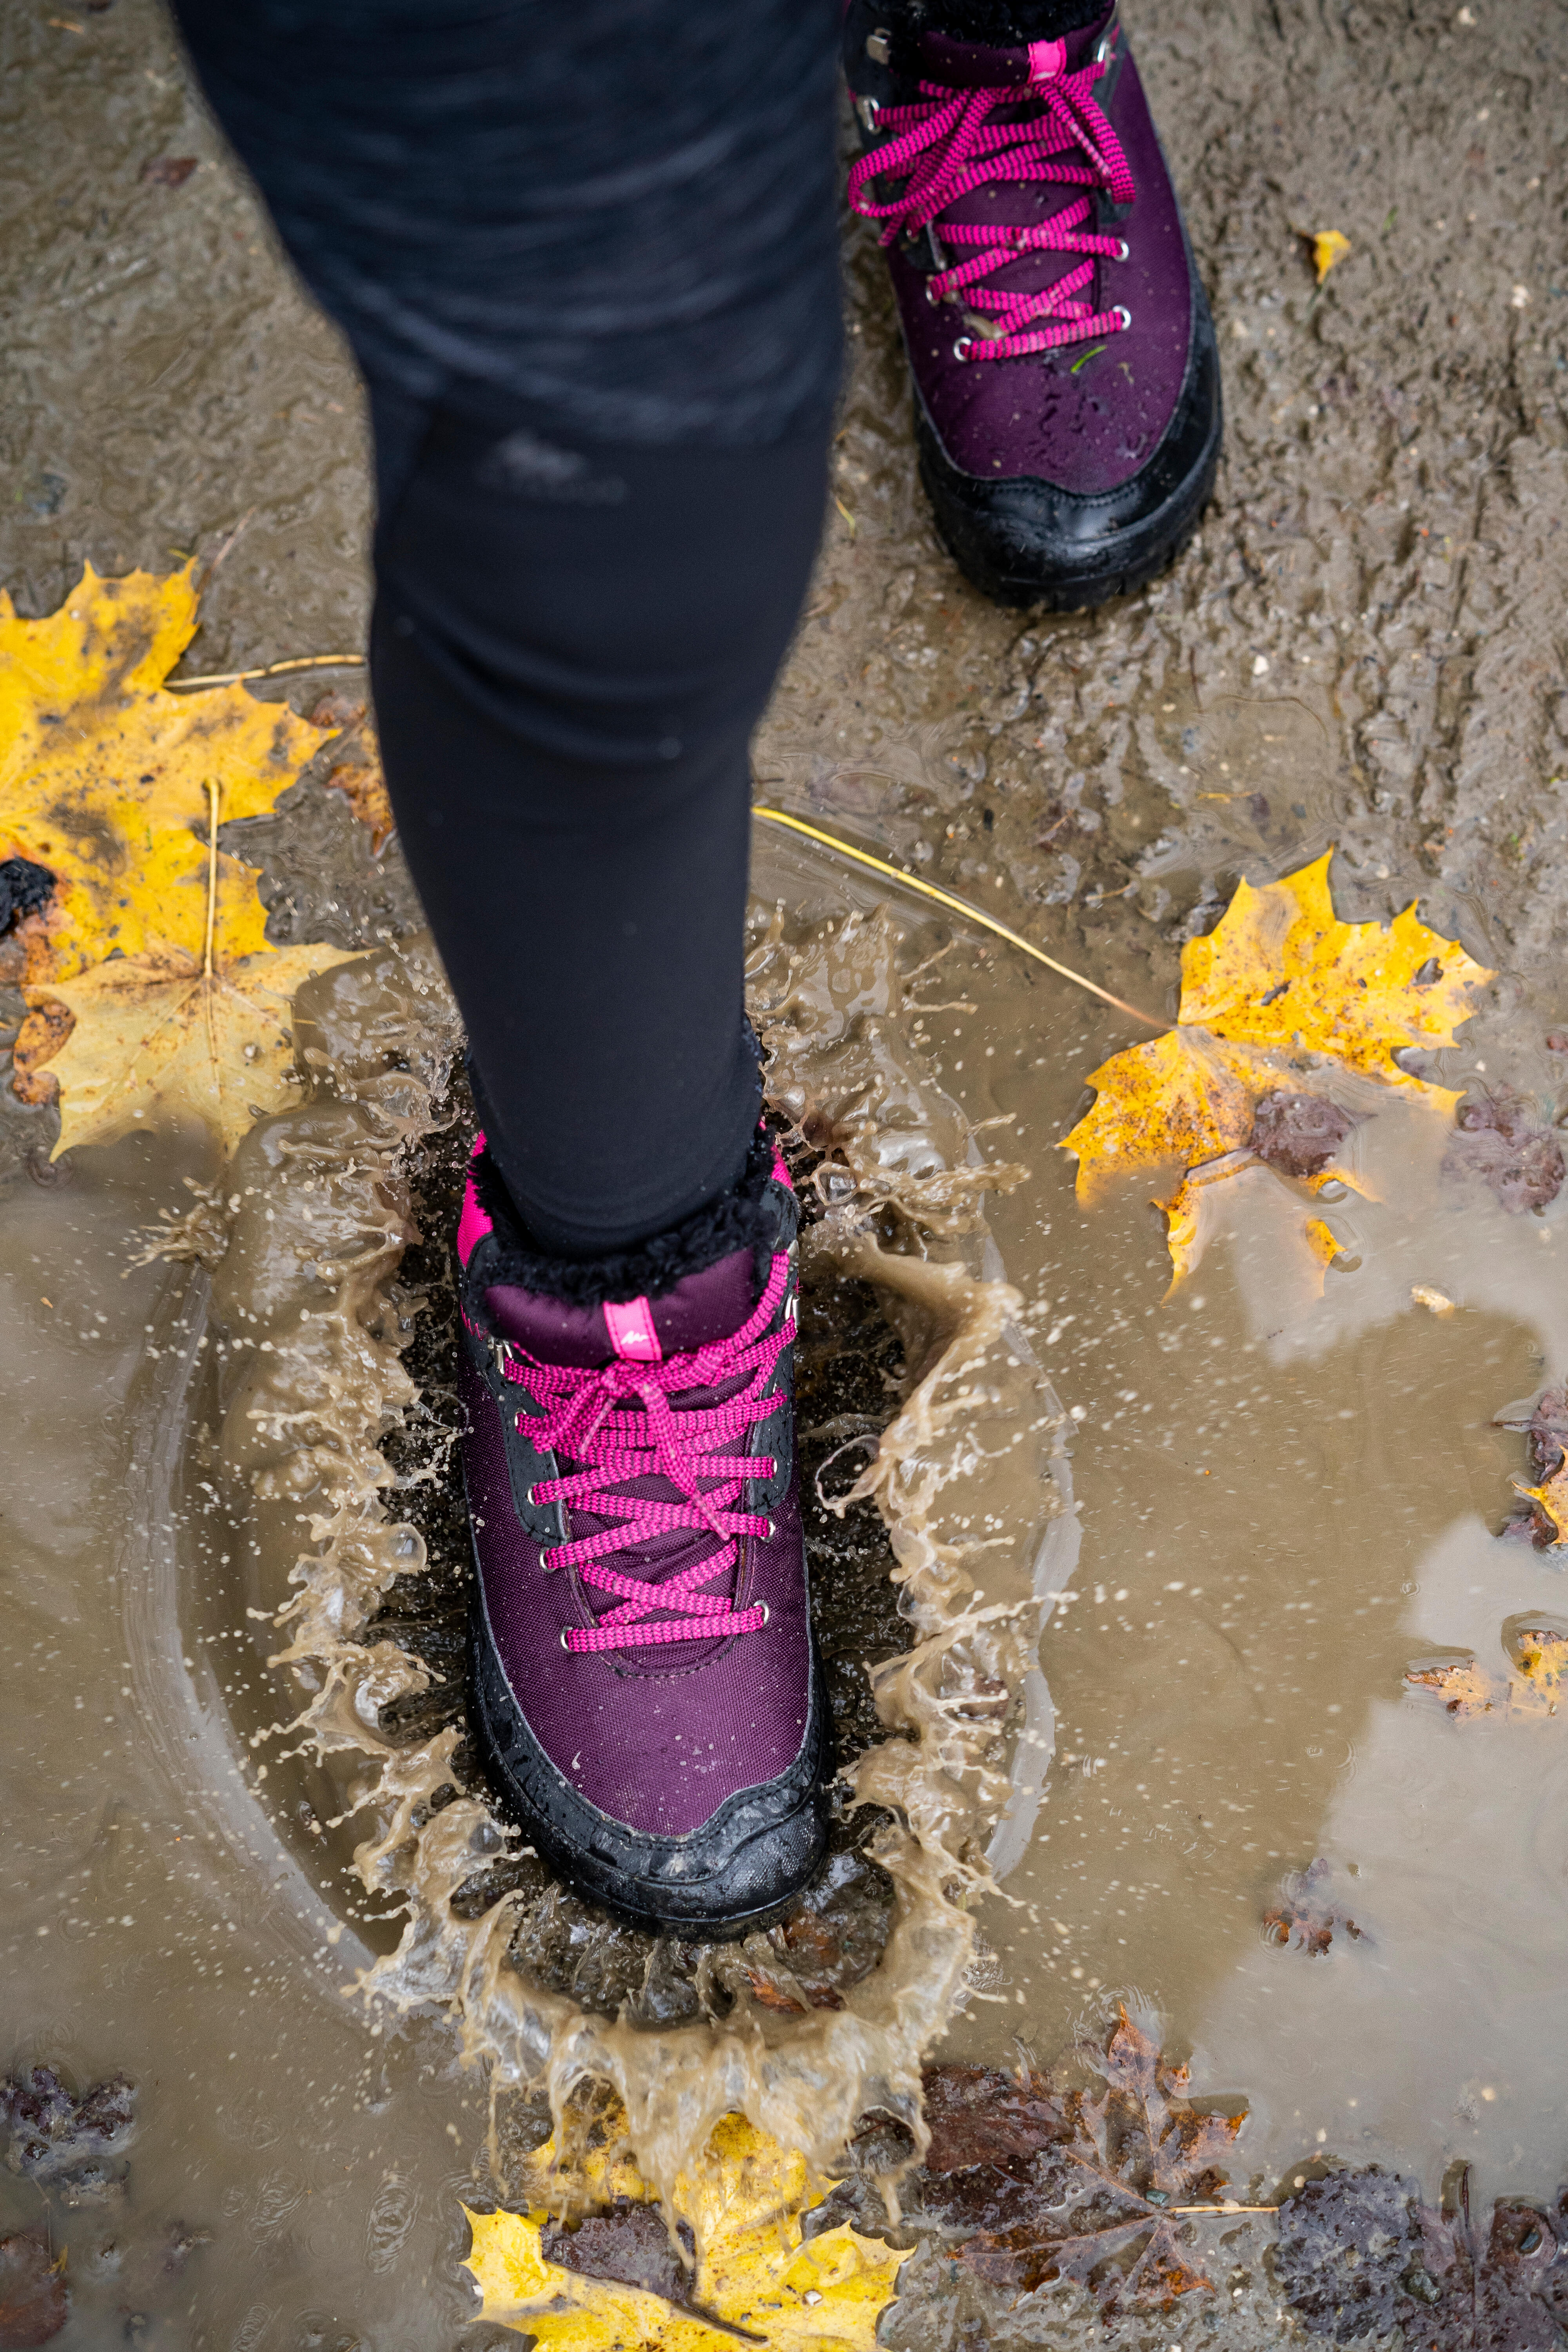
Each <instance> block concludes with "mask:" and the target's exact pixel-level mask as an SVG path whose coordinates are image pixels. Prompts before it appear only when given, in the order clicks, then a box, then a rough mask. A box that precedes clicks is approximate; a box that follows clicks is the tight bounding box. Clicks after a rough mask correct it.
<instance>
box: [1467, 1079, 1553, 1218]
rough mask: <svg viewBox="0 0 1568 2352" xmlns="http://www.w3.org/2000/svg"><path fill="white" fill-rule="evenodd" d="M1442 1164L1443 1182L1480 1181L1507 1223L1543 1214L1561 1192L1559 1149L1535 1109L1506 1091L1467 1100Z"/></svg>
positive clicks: (1522, 1097) (1527, 1102)
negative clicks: (1462, 1178) (1505, 1215)
mask: <svg viewBox="0 0 1568 2352" xmlns="http://www.w3.org/2000/svg"><path fill="white" fill-rule="evenodd" d="M1455 1124H1456V1129H1457V1132H1456V1133H1455V1135H1454V1136H1453V1137H1452V1139H1450V1142H1449V1145H1448V1149H1447V1153H1446V1154H1445V1156H1444V1160H1443V1173H1444V1174H1445V1176H1448V1177H1460V1176H1470V1177H1479V1180H1480V1181H1481V1182H1482V1183H1483V1184H1486V1185H1488V1186H1489V1188H1490V1189H1491V1191H1492V1192H1494V1193H1495V1194H1496V1196H1497V1198H1498V1200H1499V1201H1500V1202H1501V1204H1502V1206H1503V1207H1504V1208H1505V1209H1506V1210H1507V1211H1508V1213H1509V1214H1510V1217H1517V1216H1521V1215H1522V1213H1524V1211H1525V1210H1526V1209H1544V1208H1547V1207H1548V1206H1549V1205H1550V1204H1551V1202H1553V1201H1555V1199H1556V1198H1557V1195H1558V1193H1559V1192H1561V1191H1562V1190H1563V1172H1564V1169H1563V1147H1562V1144H1561V1143H1560V1142H1559V1141H1558V1139H1557V1137H1556V1136H1555V1135H1554V1134H1553V1133H1552V1129H1551V1128H1550V1127H1548V1126H1546V1125H1545V1124H1544V1123H1543V1122H1542V1119H1541V1118H1540V1116H1539V1114H1538V1112H1537V1110H1536V1107H1535V1105H1534V1104H1533V1103H1532V1102H1531V1101H1529V1100H1528V1099H1527V1098H1526V1097H1524V1096H1523V1095H1521V1094H1519V1093H1517V1092H1516V1091H1515V1090H1514V1089H1513V1088H1512V1087H1498V1088H1496V1089H1495V1090H1493V1091H1492V1092H1490V1093H1486V1094H1477V1095H1468V1096H1467V1097H1466V1098H1465V1100H1464V1101H1463V1102H1462V1103H1461V1104H1460V1105H1459V1108H1458V1112H1457V1113H1456V1114H1455Z"/></svg>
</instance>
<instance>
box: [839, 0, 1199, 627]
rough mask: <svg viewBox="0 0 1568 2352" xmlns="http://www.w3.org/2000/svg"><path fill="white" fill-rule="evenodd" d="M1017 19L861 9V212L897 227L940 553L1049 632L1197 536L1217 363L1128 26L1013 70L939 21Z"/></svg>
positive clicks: (856, 171)
mask: <svg viewBox="0 0 1568 2352" xmlns="http://www.w3.org/2000/svg"><path fill="white" fill-rule="evenodd" d="M1016 5H1017V7H1018V11H1019V15H1023V14H1024V12H1025V11H1026V9H1027V5H1028V0H1016ZM1005 14H1010V11H1009V10H1008V8H1007V0H1001V5H1000V6H998V5H996V0H990V5H988V6H986V7H984V8H976V7H974V6H973V0H950V5H938V6H931V7H929V8H922V7H921V6H920V5H918V0H850V5H849V7H848V10H847V16H846V18H845V49H844V54H845V69H846V72H847V77H848V81H849V88H850V91H851V94H852V95H853V97H854V99H855V101H856V110H857V112H858V116H859V119H860V123H861V127H862V146H863V149H864V152H862V154H861V155H860V157H859V159H858V162H856V163H854V164H853V165H851V167H850V173H849V201H850V203H851V204H852V205H854V206H855V208H856V209H857V211H858V212H860V213H862V214H863V215H865V216H866V217H867V218H868V219H870V220H876V221H880V222H881V223H882V224H883V226H882V243H883V245H884V246H885V247H887V253H888V266H889V270H890V272H891V275H892V280H893V291H894V294H895V297H896V299H897V301H898V306H899V318H900V324H901V326H902V330H903V337H904V348H905V351H906V352H907V354H908V357H909V362H910V373H911V374H912V376H913V378H914V386H915V422H916V432H917V436H918V439H919V444H920V462H921V479H922V480H923V481H924V483H925V487H926V491H927V495H928V496H929V498H930V499H931V508H932V510H933V512H934V515H935V519H936V524H937V529H938V530H939V531H940V533H941V535H942V539H943V541H945V543H946V545H947V547H948V549H949V551H950V552H951V553H952V555H953V557H954V558H955V559H956V561H957V562H958V563H959V564H960V565H961V566H962V568H963V571H964V572H967V573H968V575H969V577H970V578H971V580H973V582H974V583H975V585H976V586H977V587H979V588H982V589H984V592H985V593H986V594H987V595H989V596H993V597H994V598H996V600H997V601H998V602H999V603H1001V604H1047V605H1050V606H1052V607H1053V608H1055V609H1057V610H1058V611H1059V610H1064V609H1068V608H1072V607H1077V606H1080V605H1085V604H1101V603H1103V602H1104V600H1105V599H1106V598H1107V597H1109V596H1116V595H1121V594H1122V593H1125V592H1126V591H1128V590H1129V589H1132V588H1139V587H1142V585H1143V583H1145V582H1146V581H1149V580H1152V578H1153V577H1154V575H1155V573H1156V572H1160V571H1162V570H1163V568H1164V566H1165V565H1166V564H1167V563H1169V562H1171V560H1172V558H1173V556H1174V555H1175V554H1176V552H1177V551H1178V550H1179V549H1180V548H1181V547H1182V546H1183V545H1184V542H1185V541H1186V540H1187V539H1188V538H1189V536H1190V535H1191V533H1192V531H1193V530H1194V526H1195V524H1196V522H1197V520H1198V516H1199V514H1200V513H1201V511H1202V509H1203V507H1204V503H1205V500H1206V499H1207V498H1208V495H1209V491H1210V489H1211V488H1212V487H1213V484H1214V477H1215V467H1216V465H1217V464H1218V462H1219V448H1220V435H1221V408H1220V378H1219V355H1218V352H1217V349H1216V346H1215V333H1214V326H1213V322H1212V321H1211V320H1210V318H1209V311H1208V304H1207V302H1206V300H1205V296H1204V289H1203V287H1202V285H1201V284H1200V282H1199V279H1198V275H1197V272H1196V270H1195V268H1194V266H1193V257H1192V250H1191V247H1189V245H1188V243H1187V235H1186V229H1185V227H1184V224H1183V220H1182V212H1181V206H1180V205H1178V203H1177V201H1176V193H1175V190H1174V188H1173V186H1172V184H1171V175H1170V173H1169V171H1168V170H1167V168H1166V164H1165V158H1164V156H1163V153H1162V152H1161V148H1160V142H1159V137H1158V135H1157V133H1156V131H1155V129H1154V125H1153V122H1152V120H1151V118H1150V114H1149V108H1148V103H1147V100H1145V98H1144V96H1143V91H1142V86H1141V84H1140V82H1139V79H1138V69H1137V68H1136V66H1135V65H1134V64H1133V62H1132V56H1131V50H1130V49H1129V47H1128V44H1127V36H1126V34H1125V32H1124V31H1123V30H1122V28H1121V25H1120V24H1119V22H1118V20H1117V13H1116V9H1115V7H1114V5H1113V6H1111V7H1110V8H1109V9H1107V10H1105V11H1104V12H1103V13H1102V14H1100V15H1099V16H1096V17H1095V18H1094V20H1093V21H1092V23H1089V24H1087V25H1084V26H1080V27H1079V29H1078V30H1077V31H1074V32H1070V33H1068V35H1067V36H1066V37H1065V38H1063V39H1061V40H1050V41H1024V42H1022V43H1020V44H1019V45H1018V46H1016V47H997V46H993V45H992V44H991V43H989V42H986V41H983V40H978V39H973V38H958V37H954V35H953V34H952V33H949V32H939V31H937V30H935V29H934V26H933V23H932V21H931V20H932V19H934V18H936V17H938V16H941V17H942V20H943V21H944V22H945V23H946V24H948V25H950V26H953V27H954V28H955V30H956V29H957V28H960V27H963V26H967V25H969V24H970V23H971V22H982V23H990V22H993V21H995V20H996V19H997V18H998V17H1000V16H1004V15H1005ZM1011 21H1013V22H1015V23H1016V22H1017V21H1018V16H1012V17H1011ZM1024 21H1027V18H1026V16H1025V17H1024Z"/></svg>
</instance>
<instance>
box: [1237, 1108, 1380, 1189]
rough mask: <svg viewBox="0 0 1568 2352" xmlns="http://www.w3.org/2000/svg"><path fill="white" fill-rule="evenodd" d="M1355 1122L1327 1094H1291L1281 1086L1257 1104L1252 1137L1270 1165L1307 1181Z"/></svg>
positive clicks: (1260, 1155) (1319, 1170)
mask: <svg viewBox="0 0 1568 2352" xmlns="http://www.w3.org/2000/svg"><path fill="white" fill-rule="evenodd" d="M1355 1124H1356V1121H1355V1120H1354V1119H1353V1118H1352V1117H1351V1115H1350V1113H1349V1111H1347V1110H1342V1108H1341V1107H1340V1105H1339V1104H1338V1103H1337V1102H1331V1101H1330V1099H1329V1097H1328V1096H1327V1095H1302V1094H1290V1093H1289V1092H1287V1090H1286V1089H1285V1088H1284V1087H1275V1088H1274V1089H1273V1090H1272V1091H1271V1092H1270V1093H1268V1094H1266V1095H1263V1096H1261V1097H1259V1099H1258V1102H1257V1103H1256V1104H1255V1105H1254V1106H1253V1113H1252V1134H1251V1137H1250V1139H1249V1140H1250V1143H1251V1147H1252V1150H1254V1151H1255V1152H1256V1153H1257V1155H1258V1159H1259V1160H1262V1162H1263V1164H1264V1166H1265V1167H1266V1168H1276V1169H1278V1170H1279V1173H1280V1175H1281V1176H1294V1177H1296V1178H1297V1179H1298V1180H1299V1181H1305V1180H1306V1179H1307V1178H1309V1177H1311V1176H1321V1174H1322V1173H1323V1171H1324V1170H1325V1169H1326V1168H1327V1166H1328V1164H1329V1162H1330V1160H1332V1159H1333V1158H1334V1156H1335V1154H1336V1153H1337V1152H1338V1150H1339V1149H1340V1146H1341V1144H1342V1143H1343V1141H1344V1139H1345V1138H1346V1136H1347V1135H1349V1133H1350V1131H1351V1129H1352V1128H1353V1127H1354V1126H1355Z"/></svg>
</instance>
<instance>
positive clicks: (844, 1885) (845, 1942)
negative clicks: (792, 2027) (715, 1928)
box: [739, 1853, 891, 2016]
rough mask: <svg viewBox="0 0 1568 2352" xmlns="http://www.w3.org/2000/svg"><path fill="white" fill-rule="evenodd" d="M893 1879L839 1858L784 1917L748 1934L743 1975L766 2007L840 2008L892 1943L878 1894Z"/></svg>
mask: <svg viewBox="0 0 1568 2352" xmlns="http://www.w3.org/2000/svg"><path fill="white" fill-rule="evenodd" d="M879 1889H886V1890H887V1892H888V1895H889V1898H890V1895H891V1887H890V1885H889V1881H888V1880H887V1879H886V1878H885V1877H884V1876H883V1874H882V1873H881V1872H880V1871H879V1870H878V1869H877V1867H876V1865H875V1864H868V1860H867V1858H866V1856H865V1855H863V1854H859V1853H837V1854H835V1855H834V1856H833V1858H832V1860H831V1861H830V1862H829V1863H828V1865H827V1867H826V1870H825V1871H824V1872H823V1873H822V1875H821V1876H820V1878H818V1879H817V1880H816V1883H815V1884H814V1885H812V1886H811V1887H810V1888H809V1889H808V1890H807V1892H806V1893H805V1895H803V1896H802V1897H801V1900H800V1902H799V1903H798V1904H797V1905H796V1906H795V1909H794V1910H793V1911H792V1912H791V1913H790V1915H789V1916H788V1918H787V1919H784V1920H783V1921H781V1923H780V1924H779V1926H777V1927H770V1928H769V1929H768V1931H767V1932H766V1934H765V1935H756V1936H750V1937H747V1939H746V1942H745V1944H744V1946H743V1947H742V1963H743V1964H742V1968H741V1969H740V1971H739V1973H740V1975H741V1976H742V1979H744V1981H745V1983H746V1985H747V1986H748V1988H749V1989H750V1991H751V1993H752V1999H753V2000H759V2001H761V2003H762V2004H763V2008H764V2009H773V2010H777V2011H780V2012H781V2013H784V2014H794V2015H795V2016H798V2015H800V2014H801V2013H802V2012H803V2011H805V2010H807V2009H842V2008H843V2006H844V1996H845V1993H846V1992H847V1990H848V1989H849V1988H850V1986H851V1985H857V1984H858V1983H859V1982H860V1981H861V1979H863V1978H865V1977H868V1976H869V1975H870V1973H871V1971H872V1969H874V1968H875V1967H876V1966H877V1963H878V1961H879V1959H880V1958H881V1957H882V1953H883V1951H884V1949H885V1948H886V1946H887V1940H888V1915H887V1909H886V1906H885V1905H884V1903H883V1902H882V1901H881V1900H880V1897H879Z"/></svg>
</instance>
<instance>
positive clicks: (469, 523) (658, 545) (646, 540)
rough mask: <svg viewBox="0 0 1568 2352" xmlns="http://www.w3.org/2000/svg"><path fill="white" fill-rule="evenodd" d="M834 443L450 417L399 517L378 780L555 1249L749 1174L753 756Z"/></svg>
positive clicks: (382, 636) (511, 1163)
mask: <svg viewBox="0 0 1568 2352" xmlns="http://www.w3.org/2000/svg"><path fill="white" fill-rule="evenodd" d="M826 441H827V434H826V421H825V422H824V423H823V424H822V425H818V427H817V428H816V430H815V431H813V432H811V433H809V434H805V435H801V436H796V437H795V438H793V439H791V440H788V441H785V442H784V443H782V444H780V445H779V446H775V447H773V448H770V449H763V450H755V451H745V452H731V451H703V452H695V451H675V450H660V451H650V450H646V449H637V448H635V447H628V446H621V447H619V448H604V447H595V446H593V445H591V444H587V443H584V442H582V441H578V442H577V443H576V444H575V446H573V445H569V444H568V443H567V442H566V441H565V440H564V438H563V437H561V436H558V437H556V438H553V439H549V440H547V439H546V438H545V437H544V436H543V435H542V433H541V432H540V431H539V430H538V428H537V427H536V426H534V425H531V424H526V425H512V426H511V428H510V431H509V430H508V420H507V419H506V418H505V416H504V415H491V416H490V417H489V418H488V419H487V420H486V421H484V422H483V423H479V422H478V421H475V420H473V419H471V418H469V419H465V418H461V417H458V416H457V415H452V414H450V413H448V412H447V411H442V410H436V411H433V412H431V414H430V415H429V417H428V420H427V423H426V429H425V432H424V435H423V438H422V443H421V446H420V447H419V448H418V450H417V451H416V454H415V455H414V457H413V458H412V460H411V462H410V464H409V467H408V470H407V474H406V478H405V482H404V485H403V487H402V488H400V489H397V490H395V492H394V494H393V499H392V502H391V504H390V506H389V509H388V511H387V512H386V513H385V514H384V517H383V520H382V525H381V529H380V531H379V533H378V537H377V559H378V561H377V571H378V578H379V583H380V593H379V597H378V603H377V607H376V614H375V622H374V634H373V668H374V690H375V707H376V712H377V717H378V720H379V723H380V727H381V732H382V746H383V752H384V760H385V765H386V774H387V781H388V784H389V786H390V789H391V793H392V798H393V803H394V806H395V810H396V813H397V817H398V823H399V827H400V831H401V836H402V840H403V845H404V848H405V852H406V855H407V856H408V860H409V864H410V866H412V868H413V872H414V877H415V880H416V883H417V885H418V887H419V891H420V895H421V897H422V898H423V900H424V902H425V907H426V912H427V914H428V915H429V918H430V921H431V923H432V925H433V927H434V929H435V932H436V936H437V942H438V944H439V946H440V949H441V952H442V955H443V957H444V959H445V961H446V964H447V971H448V972H449V974H450V976H451V979H452V983H453V986H454V988H455V990H456V992H457V995H458V1002H459V1003H460V1005H461V1006H462V1009H463V1014H464V1018H465V1021H466V1022H467V1024H468V1036H469V1041H470V1053H471V1056H472V1059H473V1062H474V1063H475V1065H476V1066H477V1071H478V1076H479V1085H480V1088H481V1090H482V1095H483V1097H484V1100H483V1104H482V1114H483V1119H484V1125H485V1128H486V1131H487V1133H488V1135H489V1143H490V1150H491V1152H492V1155H493V1157H494V1159H495V1160H496V1161H497V1163H498V1164H499V1167H500V1171H501V1173H502V1175H503V1176H504V1178H505V1181H506V1183H507V1186H508V1189H509V1190H510V1193H511V1195H512V1198H513V1201H514V1202H515V1203H516V1205H517V1208H518V1210H519V1212H520V1213H521V1216H522V1217H523V1219H524V1221H525V1222H526V1223H527V1224H528V1226H529V1227H530V1228H531V1230H532V1232H533V1234H535V1235H536V1236H537V1238H538V1239H539V1241H540V1242H541V1244H542V1245H544V1246H545V1247H547V1248H548V1249H549V1250H550V1251H552V1253H557V1254H563V1255H575V1256H584V1257H588V1256H596V1255H602V1254H603V1253H605V1252H606V1251H610V1250H620V1249H624V1248H625V1247H626V1244H629V1243H632V1242H635V1241H637V1240H640V1239H641V1238H643V1237H644V1236H645V1235H647V1234H656V1233H659V1232H661V1231H663V1230H664V1229H666V1228H668V1227H669V1226H671V1225H674V1224H675V1223H678V1222H679V1220H681V1219H682V1218H685V1217H687V1216H689V1214H690V1213H691V1212H692V1211H694V1210H696V1209H697V1208H699V1207H700V1205H701V1204H702V1203H704V1202H707V1201H709V1200H710V1199H712V1198H713V1197H714V1195H716V1194H717V1193H719V1192H722V1191H723V1190H724V1189H725V1188H726V1187H727V1186H728V1185H730V1184H731V1183H732V1182H733V1181H734V1180H735V1178H736V1177H737V1176H738V1175H739V1173H740V1171H741V1168H742V1162H743V1160H744V1159H745V1156H746V1151H747V1148H748V1145H749V1143H750V1141H751V1138H752V1132H753V1130H754V1129H755V1126H756V1121H757V1113H758V1108H759V1087H758V1081H757V1072H756V1064H755V1056H754V1054H753V1051H752V1045H751V1042H750V1038H749V1035H748V1034H747V1033H746V1032H745V1029H744V1024H743V1018H742V992H741V978H742V975H741V960H742V920H743V916H744V908H745V893H746V874H747V857H748V850H749V835H750V818H749V801H750V781H749V767H748V756H747V747H748V740H749V737H750V734H751V731H752V727H753V725H754V724H755V722H756V719H757V718H758V717H759V715H760V713H761V711H762V709H763V703H764V702H765V700H766V698H767V695H768V692H769V688H770V687H771V685H772V681H773V673H774V670H775V668H776V666H777V664H778V662H779V660H780V658H781V657H782V656H783V653H784V647H785V646H786V644H787V642H788V638H789V635H790V632H791V630H792V628H793V626H794V625H795V614H796V613H797V611H798V609H799V604H800V600H801V596H802V593H803V591H804V589H805V582H806V578H807V575H808V573H809V571H810V567H811V562H812V558H813V554H814V551H815V548H816V538H817V533H818V530H819V528H820V524H821V518H822V511H823V506H824V503H825V497H826Z"/></svg>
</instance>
